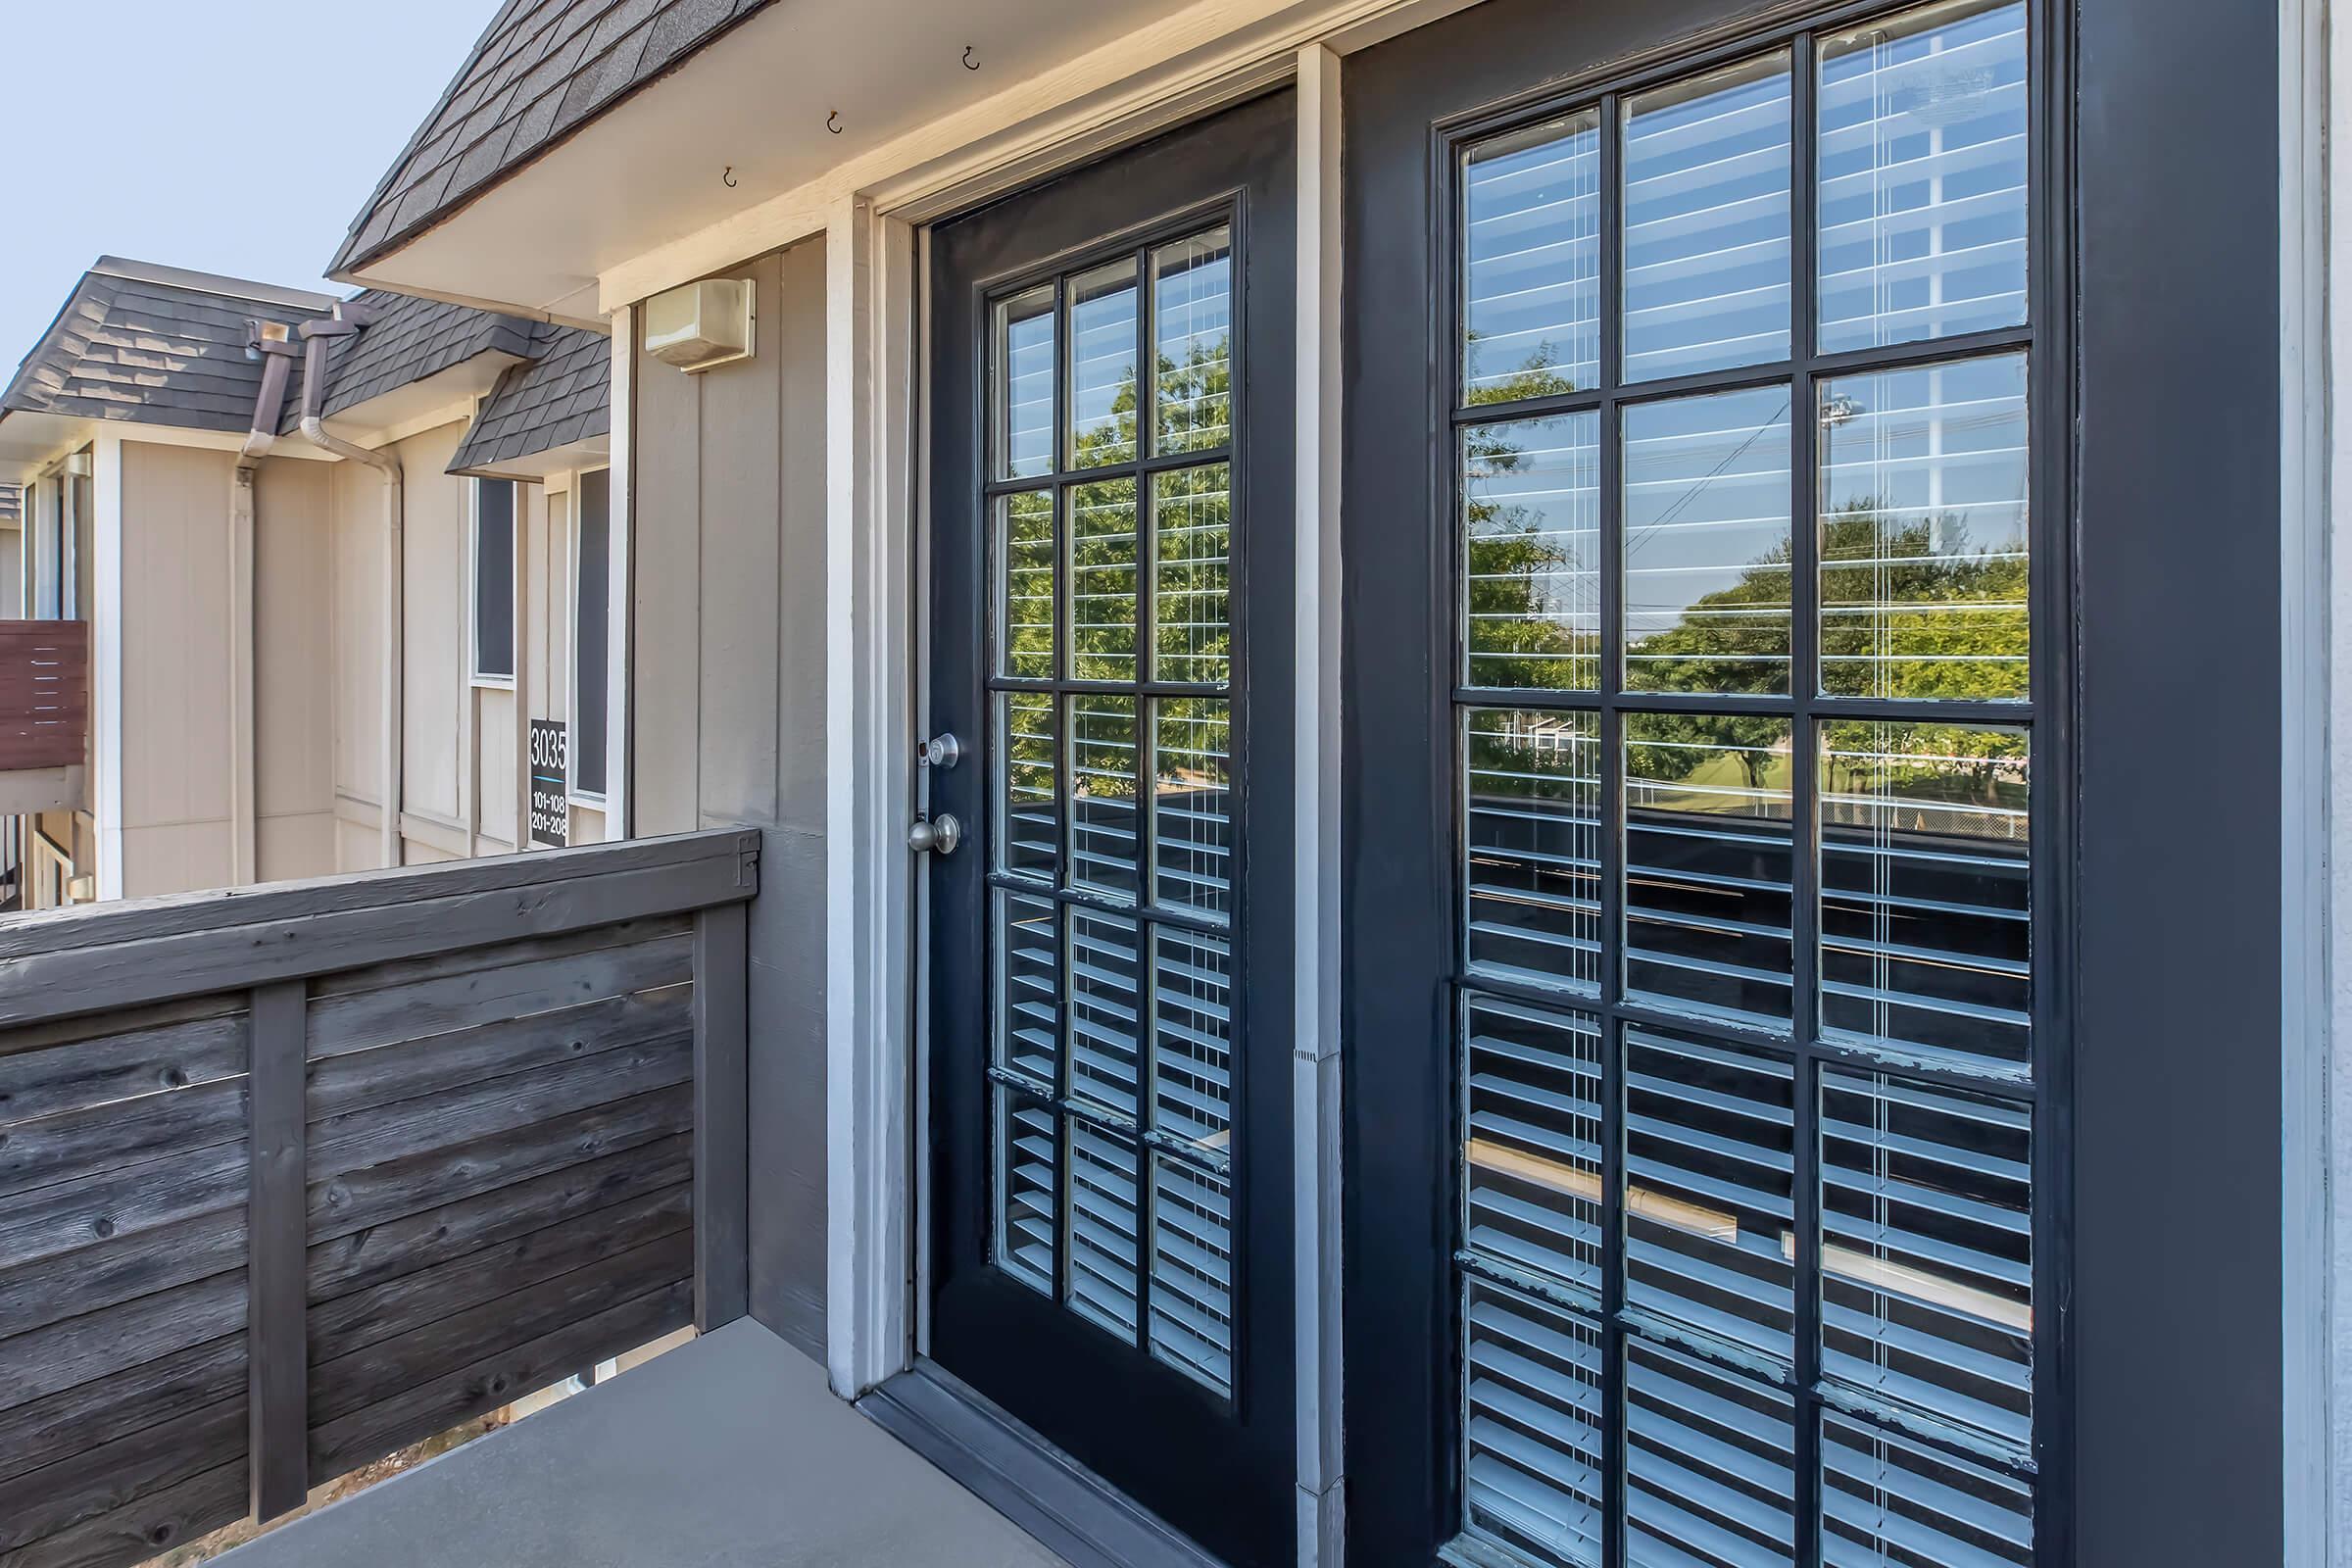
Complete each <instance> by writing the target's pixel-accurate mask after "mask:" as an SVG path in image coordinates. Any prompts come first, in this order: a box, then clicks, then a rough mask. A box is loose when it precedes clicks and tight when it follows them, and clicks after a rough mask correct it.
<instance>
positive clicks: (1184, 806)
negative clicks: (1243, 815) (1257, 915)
mask: <svg viewBox="0 0 2352 1568" xmlns="http://www.w3.org/2000/svg"><path fill="white" fill-rule="evenodd" d="M1152 715H1153V716H1152V780H1153V783H1152V902H1153V903H1154V904H1158V905H1161V906H1164V907H1172V908H1179V909H1189V910H1191V911H1192V912H1193V913H1195V914H1202V915H1208V916H1211V917H1213V918H1217V919H1223V918H1225V917H1226V916H1228V915H1230V914H1231V913H1232V909H1233V757H1232V753H1233V724H1232V719H1231V713H1230V705H1229V704H1227V703H1225V702H1223V701H1222V700H1219V699H1215V698H1207V697H1161V698H1155V699H1154V700H1153V701H1152Z"/></svg>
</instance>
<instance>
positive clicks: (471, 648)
mask: <svg viewBox="0 0 2352 1568" xmlns="http://www.w3.org/2000/svg"><path fill="white" fill-rule="evenodd" d="M486 484H503V485H505V486H506V487H507V489H508V492H509V493H510V494H511V495H513V496H514V498H515V505H514V510H513V513H512V514H511V515H510V516H509V518H508V524H507V550H508V557H509V560H508V567H507V585H508V590H509V593H508V597H509V598H510V599H511V600H512V601H513V603H512V605H511V606H510V607H509V610H508V615H507V672H506V673H505V674H503V675H501V674H496V673H488V672H485V671H484V670H483V669H482V606H481V595H480V593H479V592H478V587H479V582H478V579H479V574H480V572H481V566H482V486H484V485H486ZM521 644H522V485H521V482H520V481H519V480H515V479H482V478H471V479H467V480H466V684H467V685H468V686H472V687H475V688H477V689H480V690H485V691H495V692H511V691H514V690H515V670H516V669H517V668H519V667H520V665H521V663H522V659H521V652H520V650H521Z"/></svg>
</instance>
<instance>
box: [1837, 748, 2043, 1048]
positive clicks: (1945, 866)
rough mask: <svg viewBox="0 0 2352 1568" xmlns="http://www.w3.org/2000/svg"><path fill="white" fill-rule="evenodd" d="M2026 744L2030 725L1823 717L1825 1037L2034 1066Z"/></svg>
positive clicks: (2028, 793)
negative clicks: (1832, 720) (1835, 720)
mask: <svg viewBox="0 0 2352 1568" xmlns="http://www.w3.org/2000/svg"><path fill="white" fill-rule="evenodd" d="M2027 750H2028V740H2027V733H2026V731H2024V730H2022V729H1991V728H1976V727H1968V726H1961V725H1946V724H1899V723H1869V722H1863V721H1861V720H1849V721H1846V722H1841V723H1835V724H1827V725H1824V726H1823V727H1822V732H1821V749H1820V759H1821V760H1820V773H1821V785H1820V791H1821V793H1820V802H1821V806H1820V809H1821V969H1820V972H1821V1027H1822V1032H1823V1034H1825V1035H1827V1036H1829V1037H1830V1038H1832V1039H1838V1040H1846V1041H1855V1042H1861V1043H1864V1044H1869V1045H1872V1046H1876V1047H1881V1048H1885V1049H1888V1050H1891V1051H1895V1052H1899V1053H1901V1054H1906V1055H1915V1056H1918V1057H1921V1058H1925V1059H1928V1060H1932V1061H1935V1062H1937V1063H1938V1064H1940V1065H1947V1066H1957V1067H1968V1068H1977V1069H1982V1070H1988V1071H1994V1072H2000V1071H2009V1072H2021V1073H2022V1072H2024V1071H2025V1070H2027V1069H2028V1068H2029V1067H2030V1065H2031V1063H2032V1059H2033V1040H2032V1036H2031V1033H2030V1030H2031V1027H2032V1022H2033V1019H2032V1007H2033V984H2032V980H2033V952H2032V940H2031V939H2032V933H2033V926H2032V920H2031V912H2032V911H2031V909H2030V908H2029V904H2028V895H2029V893H2030V891H2031V883H2032V876H2031V870H2032V866H2031V858H2032V857H2031V833H2030V829H2029V826H2028V821H2029V817H2028V811H2027V804H2028V799H2029V795H2030V789H2029V784H2030V780H2029V777H2028V773H2027Z"/></svg>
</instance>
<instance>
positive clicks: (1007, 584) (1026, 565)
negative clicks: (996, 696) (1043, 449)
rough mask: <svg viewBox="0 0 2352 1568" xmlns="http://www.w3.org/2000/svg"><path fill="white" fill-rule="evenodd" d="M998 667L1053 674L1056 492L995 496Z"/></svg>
mask: <svg viewBox="0 0 2352 1568" xmlns="http://www.w3.org/2000/svg"><path fill="white" fill-rule="evenodd" d="M996 513H997V548H996V564H997V617H998V618H997V650H998V652H997V673H998V674H1000V675H1013V676H1018V677H1021V678H1023V679H1029V680H1046V679H1051V678H1052V676H1053V674H1054V575H1055V573H1054V554H1055V551H1054V493H1053V492H1052V491H1050V490H1025V491H1023V492H1021V493H1020V494H1018V495H1010V496H1001V497H999V498H998V500H997V506H996Z"/></svg>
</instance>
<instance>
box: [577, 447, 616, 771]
mask: <svg viewBox="0 0 2352 1568" xmlns="http://www.w3.org/2000/svg"><path fill="white" fill-rule="evenodd" d="M578 506H579V509H580V547H579V557H578V559H579V582H578V589H577V591H576V592H575V593H574V594H573V595H572V601H571V614H572V638H571V650H572V653H571V657H572V672H571V690H572V736H571V784H572V788H573V789H574V790H576V791H578V792H579V793H580V794H582V795H602V794H604V793H605V725H606V714H607V710H608V709H609V707H610V706H611V695H610V693H609V692H608V691H607V689H606V685H605V669H606V662H605V661H606V654H607V650H608V649H609V648H610V646H611V643H612V625H611V615H612V582H613V563H612V536H613V489H612V475H611V473H609V472H608V471H606V470H604V469H599V470H598V471H596V472H594V473H584V474H582V475H580V493H579V500H578Z"/></svg>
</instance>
